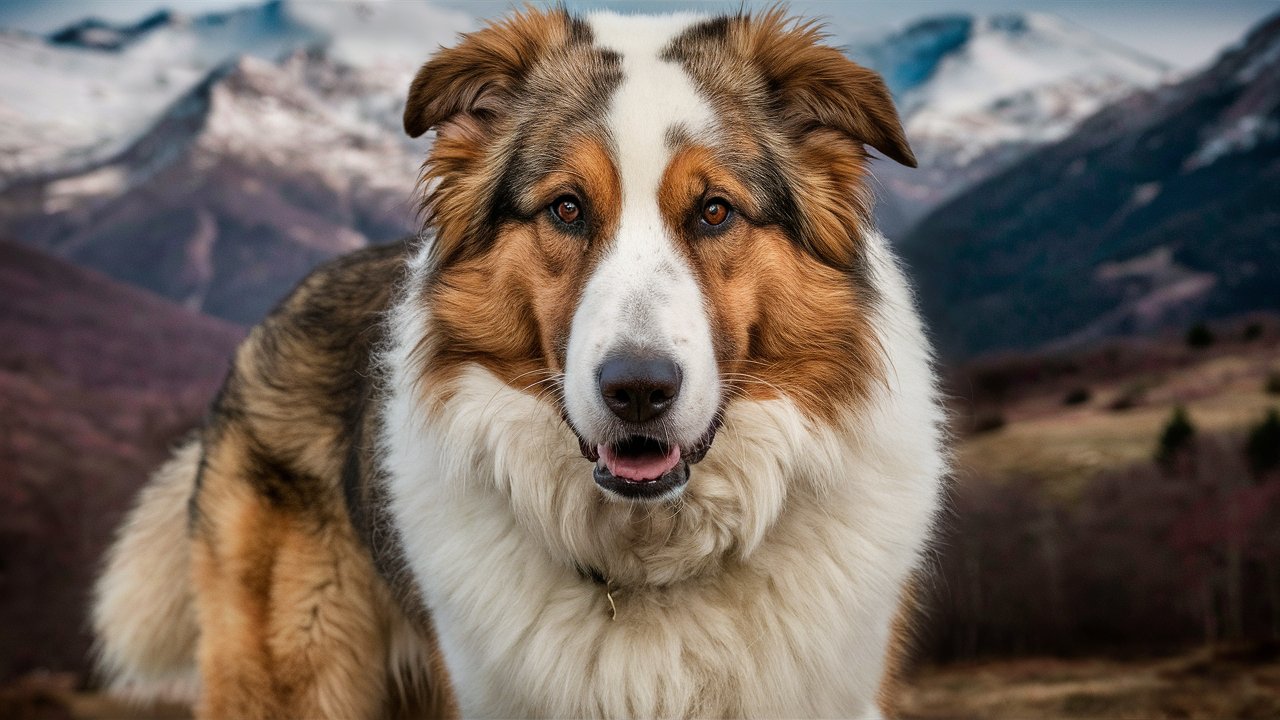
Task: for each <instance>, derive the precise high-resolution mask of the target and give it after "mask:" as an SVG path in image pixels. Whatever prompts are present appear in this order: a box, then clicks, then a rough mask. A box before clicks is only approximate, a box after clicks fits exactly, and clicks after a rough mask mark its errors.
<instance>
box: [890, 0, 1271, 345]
mask: <svg viewBox="0 0 1280 720" xmlns="http://www.w3.org/2000/svg"><path fill="white" fill-rule="evenodd" d="M1276 187H1280V16H1277V17H1273V18H1272V19H1271V20H1269V21H1267V22H1265V23H1263V24H1262V25H1261V26H1259V27H1258V28H1257V29H1255V30H1254V31H1253V32H1252V33H1251V34H1250V35H1249V36H1248V37H1247V38H1246V39H1245V40H1244V41H1243V42H1242V43H1240V45H1238V46H1237V47H1235V48H1233V49H1231V50H1229V51H1227V52H1226V53H1225V54H1224V55H1223V56H1222V57H1221V58H1220V59H1219V60H1218V61H1217V62H1216V63H1215V64H1213V65H1212V66H1211V67H1209V68H1208V69H1207V70H1205V71H1203V72H1202V73H1200V74H1197V75H1195V76H1193V77H1190V78H1188V79H1186V80H1184V81H1182V82H1180V83H1177V84H1175V85H1170V86H1166V87H1162V88H1159V89H1157V90H1155V91H1151V92H1146V93H1140V94H1138V95H1134V96H1131V97H1129V98H1127V99H1125V100H1122V101H1120V102H1118V103H1116V104H1114V105H1112V106H1110V107H1108V108H1107V109H1105V110H1103V111H1101V112H1099V113H1098V114H1097V115H1095V116H1094V117H1092V118H1090V119H1089V120H1087V121H1086V122H1085V123H1083V124H1082V125H1081V126H1080V127H1079V129H1078V130H1076V131H1075V132H1074V133H1072V134H1071V135H1070V136H1068V137H1066V138H1065V139H1063V140H1061V141H1060V142H1058V143H1055V144H1053V145H1050V146H1048V147H1045V148H1044V149H1042V150H1040V151H1037V152H1035V153H1033V154H1032V155H1030V156H1029V157H1027V158H1026V159H1025V160H1022V161H1020V162H1018V163H1016V164H1015V165H1013V166H1012V167H1010V168H1009V169H1008V170H1006V171H1004V172H1002V173H1000V174H998V175H996V176H994V177H992V178H990V179H989V180H986V181H984V182H982V183H979V184H978V185H976V186H975V187H973V188H971V189H969V190H967V191H965V192H963V193H962V194H961V195H959V196H958V197H956V198H955V199H954V200H952V201H951V202H948V203H946V204H945V205H944V206H942V207H940V208H939V209H937V210H936V211H934V212H933V213H932V214H931V215H930V216H929V217H927V218H926V219H924V220H923V221H921V223H920V224H919V225H918V226H917V227H916V229H915V230H914V231H913V232H911V233H910V234H909V235H908V236H907V237H906V238H905V239H903V241H902V242H901V248H902V251H903V253H904V255H905V256H906V258H907V261H908V263H909V265H910V266H911V269H912V271H913V273H914V275H915V276H916V278H917V280H918V283H919V286H920V299H921V302H922V304H923V308H924V310H925V313H926V315H927V316H928V317H929V319H930V320H931V324H932V326H933V328H934V335H935V338H936V339H937V341H938V344H939V345H940V346H941V348H942V350H943V352H944V355H946V356H948V357H965V356H971V355H974V354H977V353H982V352H987V351H992V350H1000V349H1013V348H1029V347H1034V346H1036V345H1039V344H1043V343H1046V342H1049V341H1055V340H1064V339H1065V340H1066V341H1067V342H1075V343H1079V342H1085V341H1088V340H1091V339H1097V338H1100V337H1106V336H1109V335H1116V334H1127V333H1143V332H1151V331H1153V330H1157V329H1160V328H1164V327H1171V326H1175V327H1178V326H1180V327H1186V325H1187V324H1189V323H1190V322H1192V321H1193V320H1195V319H1198V318H1201V317H1210V318H1211V317H1222V316H1227V315H1232V314H1235V313H1240V312H1245V311H1251V310H1258V309H1274V308H1277V307H1280V293H1277V292H1276V288H1277V287H1280V200H1278V199H1277V198H1280V195H1278V194H1277V193H1276V191H1275V188H1276Z"/></svg>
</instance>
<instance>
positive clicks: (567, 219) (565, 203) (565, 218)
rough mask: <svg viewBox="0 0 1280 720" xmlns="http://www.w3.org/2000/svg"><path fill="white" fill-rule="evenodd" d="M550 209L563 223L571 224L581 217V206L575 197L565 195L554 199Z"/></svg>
mask: <svg viewBox="0 0 1280 720" xmlns="http://www.w3.org/2000/svg"><path fill="white" fill-rule="evenodd" d="M551 210H552V212H554V213H555V214H556V217H557V218H559V219H560V222H562V223H564V224H565V225H572V224H573V223H575V222H577V221H578V218H580V217H582V206H581V205H580V204H578V199H577V198H575V197H569V196H566V197H562V198H560V199H558V200H556V201H555V203H554V204H552V206H551Z"/></svg>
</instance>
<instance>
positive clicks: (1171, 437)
mask: <svg viewBox="0 0 1280 720" xmlns="http://www.w3.org/2000/svg"><path fill="white" fill-rule="evenodd" d="M1195 436H1196V428H1195V426H1194V425H1192V424H1191V419H1190V418H1189V417H1187V409H1186V408H1184V407H1182V406H1181V405H1178V406H1177V407H1175V408H1174V409H1173V414H1172V415H1170V416H1169V422H1167V423H1165V426H1164V431H1163V432H1161V433H1160V445H1159V446H1158V447H1157V448H1156V462H1158V463H1160V465H1161V466H1162V467H1164V468H1165V469H1170V468H1172V466H1173V463H1174V461H1175V460H1176V459H1177V457H1178V455H1179V454H1180V453H1181V452H1183V451H1184V450H1190V449H1191V446H1192V442H1193V441H1194V440H1195Z"/></svg>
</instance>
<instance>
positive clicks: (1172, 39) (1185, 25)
mask: <svg viewBox="0 0 1280 720" xmlns="http://www.w3.org/2000/svg"><path fill="white" fill-rule="evenodd" d="M300 1H302V2H339V1H350V0H300ZM366 1H369V2H416V1H419V0H366ZM245 4H251V3H246V2H244V0H3V2H0V27H6V28H16V29H20V30H26V31H28V32H36V33H47V32H50V31H52V30H54V29H57V28H59V27H62V26H63V25H66V24H68V23H71V22H73V21H75V20H78V19H80V18H83V17H86V16H90V15H94V16H98V17H102V18H104V19H109V20H115V21H120V22H129V21H133V20H137V19H139V18H141V17H144V16H146V15H148V14H150V13H152V12H154V11H156V10H158V9H161V8H171V9H175V10H179V11H181V12H183V13H187V14H199V13H202V12H208V11H212V10H222V9H227V8H231V7H236V6H239V5H245ZM438 4H443V5H451V6H454V7H458V8H460V9H463V10H466V11H468V12H471V13H473V14H477V15H481V16H493V15H499V14H501V13H503V12H504V11H505V10H506V9H508V8H510V7H513V6H519V5H522V4H523V3H522V2H517V3H513V2H505V1H496V0H482V1H480V2H475V1H468V0H444V1H443V2H439V3H438ZM567 4H568V5H569V6H570V7H571V8H574V9H590V8H597V7H605V6H609V7H614V8H617V9H619V10H624V11H646V12H659V11H663V10H672V9H685V8H690V7H692V8H700V9H706V10H708V11H710V10H716V9H725V8H728V9H736V8H737V7H739V6H740V2H714V1H713V2H658V1H657V0H649V1H646V0H625V1H623V2H599V1H586V0H568V2H567ZM746 4H747V5H757V4H771V3H755V2H750V1H748V2H747V3H746ZM790 6H791V8H792V9H793V10H795V11H796V12H797V13H799V14H803V15H808V16H821V17H825V18H826V19H827V21H828V23H829V24H830V25H831V28H832V30H833V31H834V33H835V34H836V35H838V36H840V37H849V38H856V37H869V36H873V35H875V34H878V33H881V32H884V31H886V30H888V29H891V28H893V27H897V26H901V25H903V24H905V23H908V22H910V21H911V20H914V19H916V18H919V17H922V16H926V15H936V14H940V13H954V12H969V13H975V14H980V15H988V14H995V13H1002V12H1020V11H1036V12H1049V13H1054V14H1056V15H1059V16H1061V17H1063V18H1065V19H1067V20H1070V21H1072V22H1074V23H1076V24H1078V25H1082V26H1084V27H1086V28H1088V29H1090V30H1093V31H1094V32H1097V33H1099V34H1101V35H1103V36H1106V37H1109V38H1111V39H1112V40H1116V41H1118V42H1121V43H1124V44H1126V45H1128V46H1130V47H1132V48H1134V49H1137V50H1140V51H1142V52H1145V53H1147V54H1148V55H1151V56H1153V57H1155V58H1157V59H1160V60H1163V61H1165V62H1167V63H1169V64H1170V65H1172V66H1174V67H1177V68H1183V69H1190V68H1194V67H1197V66H1199V65H1202V64H1204V63H1206V62H1208V61H1209V60H1211V59H1212V58H1213V57H1214V56H1216V55H1217V54H1218V52H1219V51H1221V50H1222V49H1223V48H1225V47H1227V46H1228V45H1231V44H1232V43H1234V42H1235V41H1236V40H1237V39H1239V38H1240V37H1241V36H1242V35H1243V34H1244V33H1245V32H1246V31H1247V30H1248V29H1249V27H1251V26H1252V25H1254V24H1255V23H1256V22H1258V21H1259V20H1261V19H1262V18H1264V17H1266V16H1268V15H1271V14H1273V13H1277V12H1280V0H1020V1H1019V0H793V1H792V2H791V3H790Z"/></svg>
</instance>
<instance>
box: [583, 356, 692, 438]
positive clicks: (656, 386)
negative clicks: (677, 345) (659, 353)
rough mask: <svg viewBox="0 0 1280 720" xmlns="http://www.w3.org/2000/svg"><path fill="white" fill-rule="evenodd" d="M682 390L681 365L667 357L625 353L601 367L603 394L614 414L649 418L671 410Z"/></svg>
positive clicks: (631, 419) (632, 419)
mask: <svg viewBox="0 0 1280 720" xmlns="http://www.w3.org/2000/svg"><path fill="white" fill-rule="evenodd" d="M679 393H680V366H679V365H676V364H675V363H674V362H672V361H670V360H667V359H666V358H653V357H636V356H633V355H623V356H620V357H615V358H612V359H609V360H606V361H605V363H604V366H603V367H601V368H600V397H602V398H604V404H605V405H608V406H609V409H610V410H612V411H613V414H614V415H617V416H618V417H620V418H622V419H623V420H626V421H628V422H645V421H646V420H652V419H654V418H656V417H658V416H659V415H661V414H662V413H664V412H666V411H667V408H669V407H671V405H672V404H673V403H674V402H675V400H676V395H678V394H679Z"/></svg>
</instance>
